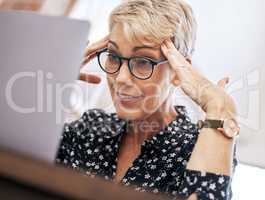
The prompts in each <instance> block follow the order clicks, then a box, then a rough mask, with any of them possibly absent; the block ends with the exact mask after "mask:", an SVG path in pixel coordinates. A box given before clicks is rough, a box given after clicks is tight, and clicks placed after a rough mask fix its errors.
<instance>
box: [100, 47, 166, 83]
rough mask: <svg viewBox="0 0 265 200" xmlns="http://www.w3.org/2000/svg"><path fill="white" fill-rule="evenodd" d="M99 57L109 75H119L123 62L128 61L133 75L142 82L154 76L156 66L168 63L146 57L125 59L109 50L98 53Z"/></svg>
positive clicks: (102, 66)
mask: <svg viewBox="0 0 265 200" xmlns="http://www.w3.org/2000/svg"><path fill="white" fill-rule="evenodd" d="M97 57H98V63H99V66H100V67H101V69H102V70H103V71H104V72H106V73H108V74H115V73H117V72H118V71H119V70H120V68H121V66H122V63H123V60H126V61H128V67H129V70H130V72H131V74H132V75H133V76H134V77H136V78H138V79H141V80H146V79H149V78H150V77H151V76H152V74H153V71H154V67H155V66H158V65H160V64H164V63H166V62H168V61H167V60H160V61H155V60H152V59H150V58H145V57H131V58H125V57H121V56H118V55H116V54H114V53H111V52H108V49H107V48H105V49H103V50H101V51H99V52H97Z"/></svg>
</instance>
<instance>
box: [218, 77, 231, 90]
mask: <svg viewBox="0 0 265 200" xmlns="http://www.w3.org/2000/svg"><path fill="white" fill-rule="evenodd" d="M228 83H229V77H225V78H223V79H221V80H219V81H218V83H217V85H218V86H219V87H221V88H225V85H226V84H228Z"/></svg>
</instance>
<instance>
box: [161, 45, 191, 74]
mask: <svg viewBox="0 0 265 200" xmlns="http://www.w3.org/2000/svg"><path fill="white" fill-rule="evenodd" d="M161 50H162V52H163V54H164V56H165V57H166V58H167V59H168V61H169V63H170V65H171V67H172V68H173V69H176V70H178V69H179V68H186V67H189V66H190V63H188V62H187V61H186V59H185V58H184V56H183V55H182V54H181V53H179V51H178V50H177V49H176V47H175V46H174V44H173V42H172V41H171V40H166V41H165V42H164V43H163V44H162V45H161Z"/></svg>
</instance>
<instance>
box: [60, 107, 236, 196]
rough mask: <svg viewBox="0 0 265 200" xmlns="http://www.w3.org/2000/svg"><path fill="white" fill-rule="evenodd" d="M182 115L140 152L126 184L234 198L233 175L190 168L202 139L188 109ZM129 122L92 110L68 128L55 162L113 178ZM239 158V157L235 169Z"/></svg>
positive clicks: (175, 193)
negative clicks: (189, 115)
mask: <svg viewBox="0 0 265 200" xmlns="http://www.w3.org/2000/svg"><path fill="white" fill-rule="evenodd" d="M175 108H176V111H177V112H178V115H177V117H176V118H175V119H174V120H173V121H172V122H171V123H170V124H169V125H168V126H167V127H166V128H165V129H163V130H161V131H160V132H158V133H157V134H156V135H155V136H153V137H152V138H151V139H149V140H146V141H145V142H144V143H143V144H142V146H141V154H140V155H139V157H138V158H137V159H136V160H135V161H134V162H133V165H132V166H131V167H130V168H129V170H128V171H127V172H126V174H125V176H124V177H123V179H122V181H121V184H122V185H125V186H131V187H133V188H134V189H135V190H137V191H141V192H144V191H149V192H153V193H164V194H167V195H169V196H172V198H173V199H174V197H179V196H180V197H188V196H189V195H191V194H192V193H194V192H196V193H197V196H198V199H199V200H208V199H209V200H212V199H220V200H229V199H231V196H232V191H231V180H232V177H230V176H225V175H222V174H214V173H210V172H203V171H195V170H188V169H186V165H187V162H188V160H189V158H190V155H191V153H192V150H193V147H194V145H195V143H196V141H197V138H198V135H199V129H198V127H197V125H196V124H194V123H192V122H191V120H190V118H189V117H188V115H187V110H186V108H185V107H184V106H175ZM127 125H128V122H127V121H125V120H122V119H119V118H118V116H117V115H116V113H106V112H105V111H103V110H101V109H91V110H88V111H87V112H85V113H84V114H83V115H82V117H81V118H80V119H79V120H77V121H74V122H72V123H70V124H65V127H64V132H63V135H62V139H61V145H60V148H59V151H58V155H57V159H56V162H57V163H59V164H63V165H66V166H68V167H71V168H73V169H75V170H81V171H83V172H85V173H86V174H87V175H89V176H92V177H93V176H95V175H98V176H102V177H104V178H105V179H107V180H110V181H111V180H112V179H113V178H114V176H115V172H116V167H117V156H118V150H119V147H120V145H121V139H122V135H123V134H124V133H125V132H126V131H125V130H126V127H127ZM236 164H237V160H236V158H235V156H234V162H233V168H235V166H236Z"/></svg>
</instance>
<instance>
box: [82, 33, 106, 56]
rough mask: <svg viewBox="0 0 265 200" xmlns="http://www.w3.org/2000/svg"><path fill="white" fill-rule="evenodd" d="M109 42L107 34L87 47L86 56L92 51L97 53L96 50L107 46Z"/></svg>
mask: <svg viewBox="0 0 265 200" xmlns="http://www.w3.org/2000/svg"><path fill="white" fill-rule="evenodd" d="M108 42H109V35H107V36H105V37H104V38H102V39H101V40H99V41H97V42H95V43H93V44H91V45H89V46H88V47H87V48H86V52H85V57H87V56H89V55H90V54H92V53H95V51H98V50H99V49H103V48H104V47H107V45H108Z"/></svg>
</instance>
